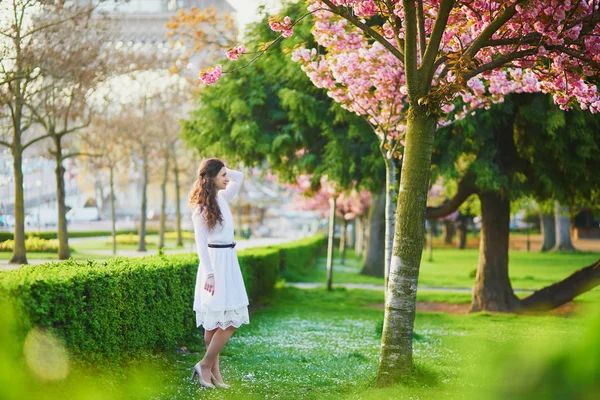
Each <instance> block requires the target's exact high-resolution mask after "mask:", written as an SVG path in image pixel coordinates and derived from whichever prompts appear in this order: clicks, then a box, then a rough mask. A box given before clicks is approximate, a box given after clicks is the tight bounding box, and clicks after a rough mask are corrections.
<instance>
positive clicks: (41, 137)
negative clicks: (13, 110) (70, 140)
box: [22, 133, 52, 150]
mask: <svg viewBox="0 0 600 400" xmlns="http://www.w3.org/2000/svg"><path fill="white" fill-rule="evenodd" d="M49 137H52V134H51V133H48V134H45V135H42V136H39V137H37V138H35V139H32V140H31V141H29V142H28V143H26V144H25V145H23V147H22V149H23V150H25V149H26V148H28V147H29V146H31V145H32V144H34V143H37V142H39V141H40V140H44V139H48V138H49Z"/></svg>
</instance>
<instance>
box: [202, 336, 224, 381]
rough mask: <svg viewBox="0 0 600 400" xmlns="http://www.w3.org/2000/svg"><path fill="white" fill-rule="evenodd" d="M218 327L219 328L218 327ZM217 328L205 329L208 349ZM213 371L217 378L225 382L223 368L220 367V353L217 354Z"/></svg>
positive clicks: (205, 340)
mask: <svg viewBox="0 0 600 400" xmlns="http://www.w3.org/2000/svg"><path fill="white" fill-rule="evenodd" d="M217 329H218V328H217ZM217 329H213V330H212V331H207V330H205V331H204V342H205V343H206V350H208V346H210V341H211V340H212V338H213V335H214V334H215V333H216V332H217ZM211 372H212V373H213V375H214V376H215V378H217V380H218V381H219V382H223V377H222V376H221V369H220V368H219V355H218V354H217V359H216V360H215V363H214V364H213V366H212V370H211Z"/></svg>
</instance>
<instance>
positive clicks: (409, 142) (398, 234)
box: [377, 104, 437, 386]
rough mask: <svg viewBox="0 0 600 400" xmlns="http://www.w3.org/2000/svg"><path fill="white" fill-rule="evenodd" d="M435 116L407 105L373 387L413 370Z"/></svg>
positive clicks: (392, 381)
mask: <svg viewBox="0 0 600 400" xmlns="http://www.w3.org/2000/svg"><path fill="white" fill-rule="evenodd" d="M436 123H437V121H436V118H435V116H432V115H431V114H430V113H428V111H427V109H425V108H424V107H421V106H419V105H417V104H411V105H410V108H409V110H408V116H407V128H406V135H405V145H406V147H405V150H404V159H403V162H402V172H401V174H400V187H401V190H400V193H399V196H398V203H397V207H398V218H397V220H396V229H395V234H394V248H393V255H392V262H391V263H390V276H389V282H388V286H387V291H386V296H385V316H384V322H383V334H382V337H381V355H380V358H379V367H378V370H377V385H379V386H385V385H390V384H393V383H395V382H397V381H398V380H400V379H401V378H403V377H406V376H408V375H410V374H411V372H412V335H413V329H414V320H415V310H416V296H417V283H418V279H419V267H420V265H421V255H422V253H423V246H424V240H423V238H424V237H425V208H426V205H427V204H426V203H427V191H428V187H429V170H430V167H431V154H432V150H433V139H434V136H435V127H436Z"/></svg>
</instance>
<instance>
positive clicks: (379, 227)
mask: <svg viewBox="0 0 600 400" xmlns="http://www.w3.org/2000/svg"><path fill="white" fill-rule="evenodd" d="M367 229H368V232H369V233H368V246H367V248H366V253H365V264H364V267H363V269H362V271H361V272H360V273H361V274H364V275H370V276H382V277H383V276H385V270H384V265H385V241H384V235H385V189H384V190H383V191H382V192H381V193H380V194H377V195H375V196H374V198H373V203H372V204H371V209H370V210H369V226H368V227H367Z"/></svg>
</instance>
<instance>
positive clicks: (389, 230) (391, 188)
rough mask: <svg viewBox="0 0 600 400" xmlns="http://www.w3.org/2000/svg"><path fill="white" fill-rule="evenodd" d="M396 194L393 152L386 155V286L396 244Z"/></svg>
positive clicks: (384, 239)
mask: <svg viewBox="0 0 600 400" xmlns="http://www.w3.org/2000/svg"><path fill="white" fill-rule="evenodd" d="M395 194H396V164H394V159H393V157H392V154H389V152H388V154H386V156H385V234H384V238H383V241H384V243H385V250H384V251H385V263H384V276H385V286H387V284H388V280H389V277H390V263H391V260H392V247H393V245H394V219H395V211H396V207H394V195H395Z"/></svg>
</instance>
